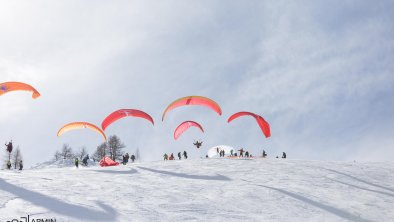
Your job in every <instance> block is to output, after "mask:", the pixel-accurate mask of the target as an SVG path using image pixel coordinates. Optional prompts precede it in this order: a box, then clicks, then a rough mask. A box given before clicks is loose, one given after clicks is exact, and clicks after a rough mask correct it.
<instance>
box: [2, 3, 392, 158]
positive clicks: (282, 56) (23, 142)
mask: <svg viewBox="0 0 394 222" xmlns="http://www.w3.org/2000/svg"><path fill="white" fill-rule="evenodd" d="M0 5H1V7H0V27H1V29H0V82H6V81H23V82H27V83H30V84H32V85H33V86H35V87H36V88H37V89H38V90H39V91H40V92H41V94H42V96H41V97H40V98H39V99H38V100H31V98H30V97H29V95H27V94H25V93H9V94H7V95H4V96H2V97H1V98H0V109H1V110H2V112H0V123H1V124H0V141H8V140H9V139H11V138H12V139H13V140H14V142H15V144H16V145H19V146H20V148H21V151H22V154H23V155H24V159H25V162H27V163H28V164H34V163H37V162H42V161H45V160H48V159H50V158H51V157H52V155H53V153H54V152H55V151H56V150H57V149H60V148H61V146H62V144H63V143H68V144H69V145H71V146H72V147H73V149H75V150H77V149H78V148H80V147H81V146H86V147H87V148H88V150H89V152H91V153H93V152H94V150H95V147H96V146H97V145H98V144H99V143H100V142H101V140H100V137H99V136H98V135H96V134H94V133H92V132H89V131H75V132H69V133H67V134H64V135H63V136H62V137H60V138H57V137H56V132H57V131H58V129H59V128H60V127H61V126H62V125H64V124H66V123H69V122H73V121H87V122H91V123H93V124H97V125H100V124H101V121H102V120H103V119H104V118H105V116H106V115H108V114H110V113H111V112H113V111H115V110H117V109H119V108H136V109H141V110H144V111H145V112H147V113H149V114H151V115H152V117H153V118H154V120H155V123H156V124H155V126H154V127H152V126H151V125H150V124H149V123H148V122H146V121H144V120H141V119H133V118H128V119H124V120H121V121H119V122H117V123H116V124H114V125H112V126H110V127H109V128H108V129H107V130H106V133H107V135H112V134H116V135H118V136H119V137H120V138H121V139H122V141H123V142H124V143H125V144H126V146H127V148H126V151H128V152H134V151H135V149H136V148H137V147H138V148H139V149H140V152H141V156H142V158H143V159H144V160H147V161H148V160H158V159H160V158H161V156H162V155H163V153H164V152H167V153H168V152H174V153H176V152H178V151H182V150H187V151H189V152H190V154H191V156H194V157H199V156H203V155H205V153H206V152H207V150H208V148H210V147H212V146H215V145H219V144H226V145H230V146H234V147H237V148H239V147H244V148H246V149H248V150H250V151H251V153H253V154H255V155H257V154H260V153H261V151H262V149H263V148H264V149H265V150H267V151H268V155H269V156H270V157H272V156H276V155H279V154H280V153H281V152H282V151H286V152H287V153H288V156H289V157H290V158H297V159H323V160H358V161H390V160H392V159H393V158H394V150H393V146H392V144H393V138H392V137H393V135H394V117H393V113H394V104H393V102H392V101H393V98H394V90H393V89H394V87H393V86H394V74H393V71H394V65H393V64H394V63H393V62H392V61H393V60H394V56H393V55H394V52H393V49H394V14H393V13H392V11H394V7H393V6H394V4H393V2H391V1H379V2H373V1H363V2H360V1H330V2H327V1H313V2H309V1H305V2H289V1H194V2H193V1H192V2H185V1H160V2H157V1H111V2H106V1H94V2H89V1H84V2H80V1H56V2H50V1H36V2H34V3H32V2H29V1H26V2H23V3H21V2H18V3H16V2H2V3H0ZM188 95H201V96H207V97H210V98H212V99H213V100H215V101H216V102H217V103H219V104H220V105H221V107H222V110H223V115H222V116H220V117H219V116H218V115H217V114H216V113H214V112H212V111H211V110H208V109H206V108H203V107H184V108H179V109H176V110H174V111H172V112H171V113H169V114H168V117H167V119H166V120H165V121H164V122H161V120H160V118H161V115H162V112H163V111H164V109H165V107H166V106H167V105H168V104H169V103H170V102H171V101H173V100H175V99H177V98H179V97H183V96H188ZM238 111H251V112H255V113H258V114H260V115H262V116H263V117H264V118H265V119H266V120H267V121H268V122H269V123H270V124H271V130H272V137H271V138H269V139H266V138H264V137H263V135H262V133H261V131H260V129H259V128H258V126H257V125H256V123H255V122H254V120H253V119H248V118H242V119H238V120H236V121H234V122H232V123H230V124H227V123H226V120H227V118H228V117H229V116H230V115H231V114H233V113H235V112H238ZM185 120H195V121H197V122H199V123H200V124H201V125H202V126H203V127H204V129H205V133H204V134H201V133H200V132H199V131H198V130H196V129H192V130H190V131H188V132H187V133H185V134H184V135H182V137H181V138H180V139H179V140H177V141H174V140H173V137H172V134H173V130H174V129H175V128H176V126H177V125H178V124H179V123H181V122H183V121H185ZM194 139H202V140H204V143H205V144H204V147H203V148H202V149H201V150H197V149H195V148H194V147H193V146H192V145H191V143H192V142H193V140H194Z"/></svg>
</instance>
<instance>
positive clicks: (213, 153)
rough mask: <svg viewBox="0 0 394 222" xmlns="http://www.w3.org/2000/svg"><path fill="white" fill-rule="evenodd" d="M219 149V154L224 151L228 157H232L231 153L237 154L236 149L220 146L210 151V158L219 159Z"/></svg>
mask: <svg viewBox="0 0 394 222" xmlns="http://www.w3.org/2000/svg"><path fill="white" fill-rule="evenodd" d="M217 148H219V152H220V151H221V150H224V152H225V154H226V156H227V155H230V151H231V150H233V151H234V153H235V152H236V150H235V148H234V147H231V146H228V145H219V146H214V147H212V148H210V149H209V150H208V157H209V158H212V157H219V153H218V152H217Z"/></svg>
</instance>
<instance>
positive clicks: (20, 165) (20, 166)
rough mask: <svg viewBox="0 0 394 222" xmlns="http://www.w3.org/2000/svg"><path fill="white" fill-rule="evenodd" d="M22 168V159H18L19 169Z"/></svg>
mask: <svg viewBox="0 0 394 222" xmlns="http://www.w3.org/2000/svg"><path fill="white" fill-rule="evenodd" d="M22 169H23V162H22V160H20V161H19V170H22Z"/></svg>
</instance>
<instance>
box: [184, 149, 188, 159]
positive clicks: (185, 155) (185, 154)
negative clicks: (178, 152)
mask: <svg viewBox="0 0 394 222" xmlns="http://www.w3.org/2000/svg"><path fill="white" fill-rule="evenodd" d="M183 157H185V159H187V153H186V150H185V151H183Z"/></svg>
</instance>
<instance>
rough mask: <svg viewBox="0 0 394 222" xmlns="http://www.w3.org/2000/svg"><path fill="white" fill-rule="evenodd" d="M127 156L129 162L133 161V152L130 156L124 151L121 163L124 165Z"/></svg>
mask: <svg viewBox="0 0 394 222" xmlns="http://www.w3.org/2000/svg"><path fill="white" fill-rule="evenodd" d="M129 158H130V160H131V162H132V163H134V161H135V156H134V154H131V156H130V155H129V153H126V154H125V155H123V156H122V164H123V165H126V164H127V163H128V162H129Z"/></svg>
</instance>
